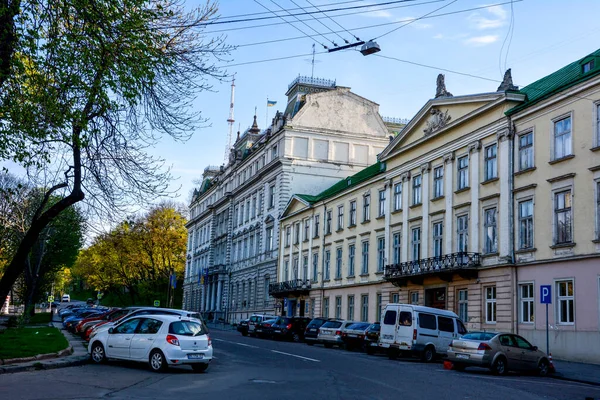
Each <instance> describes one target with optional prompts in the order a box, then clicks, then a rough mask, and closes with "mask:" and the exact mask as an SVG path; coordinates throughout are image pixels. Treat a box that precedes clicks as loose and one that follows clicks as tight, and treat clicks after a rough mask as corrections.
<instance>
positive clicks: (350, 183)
mask: <svg viewBox="0 0 600 400" xmlns="http://www.w3.org/2000/svg"><path fill="white" fill-rule="evenodd" d="M383 172H385V163H383V162H380V161H377V163H376V164H373V165H371V166H368V167H367V168H365V169H363V170H362V171H360V172H357V173H356V174H354V175H352V176H349V177H347V178H344V179H342V180H341V181H339V182H338V183H336V184H335V185H333V186H330V187H328V188H327V189H325V190H323V191H322V192H321V193H319V194H317V195H315V196H311V195H309V194H297V195H296V197H299V198H301V199H302V200H304V201H306V202H307V203H309V204H311V205H312V204H314V203H317V202H319V201H322V200H325V199H328V198H330V197H333V196H335V195H337V194H340V193H342V192H344V191H345V190H348V189H350V188H351V187H354V186H356V185H358V184H359V183H361V182H364V181H366V180H368V179H371V178H373V177H374V176H377V175H379V174H381V173H383Z"/></svg>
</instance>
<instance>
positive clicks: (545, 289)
mask: <svg viewBox="0 0 600 400" xmlns="http://www.w3.org/2000/svg"><path fill="white" fill-rule="evenodd" d="M540 303H542V304H552V286H551V285H540Z"/></svg>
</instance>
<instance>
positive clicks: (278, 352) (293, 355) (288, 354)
mask: <svg viewBox="0 0 600 400" xmlns="http://www.w3.org/2000/svg"><path fill="white" fill-rule="evenodd" d="M271 351H272V352H273V353H277V354H283V355H285V356H290V357H296V358H301V359H302V360H307V361H313V362H321V360H315V359H314V358H308V357H303V356H299V355H297V354H290V353H284V352H283V351H277V350H271Z"/></svg>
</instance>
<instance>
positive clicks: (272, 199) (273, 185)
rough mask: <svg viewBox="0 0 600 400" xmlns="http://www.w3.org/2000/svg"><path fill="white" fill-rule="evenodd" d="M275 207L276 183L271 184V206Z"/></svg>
mask: <svg viewBox="0 0 600 400" xmlns="http://www.w3.org/2000/svg"><path fill="white" fill-rule="evenodd" d="M273 207H275V184H272V185H270V186H269V208H273Z"/></svg>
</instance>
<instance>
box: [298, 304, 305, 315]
mask: <svg viewBox="0 0 600 400" xmlns="http://www.w3.org/2000/svg"><path fill="white" fill-rule="evenodd" d="M305 308H306V300H300V312H299V315H300V316H301V317H304V311H305Z"/></svg>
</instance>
